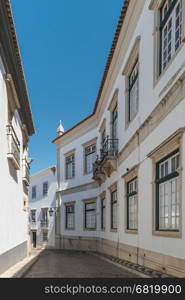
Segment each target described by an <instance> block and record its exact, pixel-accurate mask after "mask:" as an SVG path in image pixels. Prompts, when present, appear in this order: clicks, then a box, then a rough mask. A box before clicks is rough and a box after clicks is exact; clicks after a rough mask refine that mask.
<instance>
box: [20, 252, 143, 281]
mask: <svg viewBox="0 0 185 300" xmlns="http://www.w3.org/2000/svg"><path fill="white" fill-rule="evenodd" d="M24 277H26V278H36V277H37V278H38V277H40V278H44V277H45V278H47V277H48V278H56V277H57V278H73V277H74V278H98V277H104V278H108V277H112V278H118V277H119V278H131V277H135V278H137V277H139V276H137V275H135V274H133V273H131V272H129V271H126V270H124V269H123V268H121V267H119V266H116V265H114V264H112V263H111V262H108V261H105V260H103V259H102V258H101V257H98V256H94V255H92V254H91V253H87V252H78V251H62V250H44V251H43V252H42V253H41V255H40V256H39V258H38V260H37V261H36V263H35V264H34V265H33V266H32V267H31V268H30V269H29V270H28V271H27V272H26V274H24Z"/></svg>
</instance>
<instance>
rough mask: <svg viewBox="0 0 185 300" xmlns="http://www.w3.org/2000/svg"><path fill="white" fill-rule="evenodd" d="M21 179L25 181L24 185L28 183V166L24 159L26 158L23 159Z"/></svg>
mask: <svg viewBox="0 0 185 300" xmlns="http://www.w3.org/2000/svg"><path fill="white" fill-rule="evenodd" d="M22 180H23V181H24V182H25V183H26V185H29V184H30V167H29V164H28V163H27V161H26V158H25V159H23V178H22Z"/></svg>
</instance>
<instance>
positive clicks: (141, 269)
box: [92, 252, 174, 278]
mask: <svg viewBox="0 0 185 300" xmlns="http://www.w3.org/2000/svg"><path fill="white" fill-rule="evenodd" d="M92 253H95V254H96V255H99V256H101V257H105V258H106V259H108V260H110V261H112V262H115V263H117V264H120V265H121V266H125V267H127V268H129V269H131V270H134V271H137V272H139V273H142V274H145V275H148V277H151V278H174V277H173V276H171V275H169V274H166V273H163V272H160V271H156V270H153V269H150V268H148V267H146V266H141V265H139V264H136V263H132V262H130V261H127V260H124V259H120V258H118V257H115V256H111V255H108V254H103V253H100V252H92Z"/></svg>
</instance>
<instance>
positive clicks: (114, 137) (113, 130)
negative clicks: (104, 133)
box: [112, 104, 118, 139]
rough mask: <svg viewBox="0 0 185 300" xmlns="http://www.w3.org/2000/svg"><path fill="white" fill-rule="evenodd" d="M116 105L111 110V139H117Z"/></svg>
mask: <svg viewBox="0 0 185 300" xmlns="http://www.w3.org/2000/svg"><path fill="white" fill-rule="evenodd" d="M117 127H118V106H117V104H116V106H115V108H114V109H113V111H112V139H117V137H118V132H117V131H118V128H117Z"/></svg>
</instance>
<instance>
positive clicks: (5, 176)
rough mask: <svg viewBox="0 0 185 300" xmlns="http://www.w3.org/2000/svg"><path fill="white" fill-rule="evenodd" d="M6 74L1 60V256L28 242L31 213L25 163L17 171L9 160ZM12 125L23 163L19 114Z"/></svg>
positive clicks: (16, 114)
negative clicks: (27, 207) (25, 202)
mask: <svg viewBox="0 0 185 300" xmlns="http://www.w3.org/2000/svg"><path fill="white" fill-rule="evenodd" d="M4 75H5V70H4V67H3V63H2V60H1V58H0V111H1V117H0V149H1V151H0V165H1V168H0V178H1V183H0V190H1V196H0V203H1V212H0V228H1V230H0V241H1V242H0V255H1V254H3V253H5V252H7V251H9V250H11V249H12V248H14V247H16V246H18V245H20V244H21V243H23V242H27V240H28V213H27V212H25V211H24V210H23V208H24V207H23V198H24V196H25V193H24V190H23V181H22V163H21V169H20V170H17V171H16V170H15V168H14V167H13V165H12V164H11V162H10V161H9V160H8V159H7V152H8V145H7V132H6V126H7V125H8V99H7V88H6V83H5V80H4V78H3V76H4ZM12 125H13V127H14V130H15V132H16V134H17V137H18V139H19V141H20V149H21V160H22V158H23V153H22V148H23V147H22V145H23V140H22V139H23V138H22V131H21V125H22V124H21V120H20V118H19V114H18V112H17V111H16V112H15V115H14V117H13V120H12Z"/></svg>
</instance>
